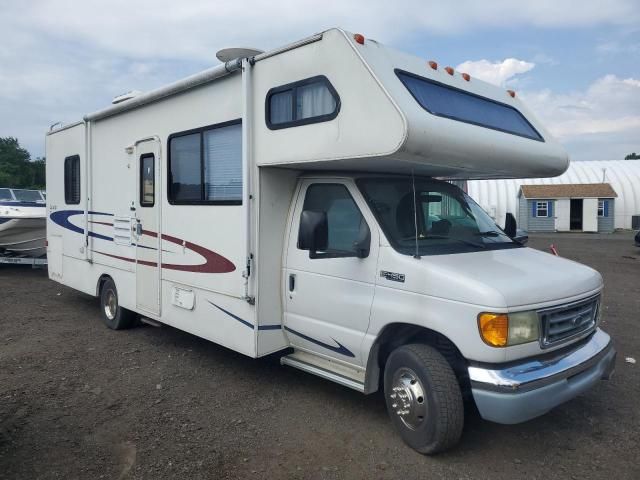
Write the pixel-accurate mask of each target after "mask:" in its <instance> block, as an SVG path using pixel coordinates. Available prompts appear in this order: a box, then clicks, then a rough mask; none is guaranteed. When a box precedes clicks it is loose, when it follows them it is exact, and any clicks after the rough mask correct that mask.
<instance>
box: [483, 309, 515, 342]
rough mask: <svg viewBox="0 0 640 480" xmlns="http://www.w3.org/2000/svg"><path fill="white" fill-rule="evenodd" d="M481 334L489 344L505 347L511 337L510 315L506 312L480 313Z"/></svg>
mask: <svg viewBox="0 0 640 480" xmlns="http://www.w3.org/2000/svg"><path fill="white" fill-rule="evenodd" d="M478 328H479V329H480V336H481V337H482V340H483V341H484V343H486V344H487V345H490V346H492V347H505V346H506V345H507V341H508V339H509V316H508V315H507V314H506V313H481V314H480V315H478Z"/></svg>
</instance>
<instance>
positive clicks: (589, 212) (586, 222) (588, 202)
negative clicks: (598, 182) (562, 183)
mask: <svg viewBox="0 0 640 480" xmlns="http://www.w3.org/2000/svg"><path fill="white" fill-rule="evenodd" d="M582 231H584V232H597V231H598V199H597V198H585V199H584V200H583V201H582Z"/></svg>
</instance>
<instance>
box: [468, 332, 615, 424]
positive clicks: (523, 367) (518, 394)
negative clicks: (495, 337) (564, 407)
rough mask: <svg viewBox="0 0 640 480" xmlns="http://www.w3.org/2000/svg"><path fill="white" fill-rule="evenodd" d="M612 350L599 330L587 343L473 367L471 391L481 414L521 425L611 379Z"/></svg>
mask: <svg viewBox="0 0 640 480" xmlns="http://www.w3.org/2000/svg"><path fill="white" fill-rule="evenodd" d="M615 359H616V351H615V350H614V349H613V346H612V345H611V339H610V338H609V335H607V334H606V333H605V332H604V331H602V330H600V329H599V328H598V329H597V330H596V331H595V333H594V334H593V335H592V336H591V337H590V338H589V340H588V341H587V342H586V343H580V344H579V346H578V347H576V348H574V349H569V350H565V349H562V350H561V351H559V352H551V353H549V354H546V355H544V356H542V357H539V358H536V359H525V360H524V361H522V362H519V363H513V364H507V365H506V366H505V365H491V366H487V365H479V364H478V365H471V366H469V378H470V380H471V391H472V392H473V398H474V399H475V402H476V405H477V407H478V410H479V411H480V415H481V416H482V418H484V419H485V420H491V421H493V422H497V423H506V424H513V423H521V422H525V421H527V420H530V419H532V418H535V417H537V416H539V415H542V414H544V413H546V412H548V411H549V410H551V409H552V408H554V407H556V406H558V405H560V404H561V403H564V402H566V401H567V400H570V399H572V398H573V397H575V396H577V395H580V394H581V393H583V392H585V391H586V390H588V389H589V388H591V387H592V386H593V385H594V384H596V383H597V382H598V381H599V380H600V379H607V380H608V379H609V378H610V377H611V375H612V374H613V371H614V368H615Z"/></svg>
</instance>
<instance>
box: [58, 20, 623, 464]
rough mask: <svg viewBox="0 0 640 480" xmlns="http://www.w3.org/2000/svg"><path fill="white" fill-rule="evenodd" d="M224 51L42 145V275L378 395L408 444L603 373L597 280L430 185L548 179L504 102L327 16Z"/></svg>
mask: <svg viewBox="0 0 640 480" xmlns="http://www.w3.org/2000/svg"><path fill="white" fill-rule="evenodd" d="M224 54H225V55H226V56H223V57H222V58H223V59H225V60H227V61H225V63H224V64H222V65H220V66H217V67H214V68H211V69H209V70H206V71H204V72H202V73H199V74H197V75H194V76H191V77H188V78H186V79H184V80H181V81H178V82H176V83H174V84H171V85H168V86H166V87H162V88H160V89H157V90H154V91H151V92H148V93H143V94H138V95H131V96H130V98H127V97H125V98H124V99H122V98H120V99H118V100H119V102H118V103H115V104H114V105H111V106H109V107H108V108H105V109H104V110H101V111H98V112H95V113H92V114H90V115H87V116H86V117H85V118H84V120H83V121H82V122H78V123H75V124H72V125H68V126H64V127H61V128H58V129H57V130H54V131H52V132H50V133H49V134H48V135H47V191H48V198H47V207H48V212H47V214H48V224H47V239H48V252H47V253H48V259H49V276H50V278H51V279H53V280H55V281H58V282H60V283H63V284H65V285H68V286H70V287H72V288H75V289H77V290H80V291H82V292H85V293H87V294H90V295H95V296H98V297H99V298H100V302H101V310H102V316H103V318H104V322H105V323H106V325H107V326H108V327H110V328H112V329H122V328H127V327H130V326H132V325H134V323H135V318H136V316H143V317H146V318H147V319H151V320H152V321H156V322H160V323H163V324H168V325H171V326H173V327H176V328H179V329H182V330H185V331H187V332H191V333H193V334H194V335H198V336H200V337H203V338H206V339H208V340H210V341H212V342H216V343H218V344H221V345H224V346H226V347H228V348H231V349H234V350H236V351H238V352H241V353H243V354H245V355H248V356H251V357H261V356H264V355H268V354H272V353H274V352H282V357H281V361H282V363H283V364H286V365H289V366H292V367H296V368H299V369H301V370H304V371H307V372H310V373H312V374H316V375H319V376H321V377H324V378H326V379H329V380H333V381H335V382H337V383H340V384H342V385H344V386H346V387H350V388H353V389H355V390H358V391H360V392H363V393H366V394H369V393H372V392H375V391H377V390H378V389H383V390H384V395H385V399H386V403H387V408H388V410H389V414H390V417H391V419H392V422H393V423H394V425H395V427H396V428H397V430H398V431H399V433H400V434H401V435H402V437H403V439H404V440H405V441H406V443H408V444H409V445H410V446H411V447H413V448H415V449H416V450H418V451H420V452H422V453H434V452H437V451H440V450H443V449H446V448H448V447H450V446H451V445H453V444H455V443H456V442H457V440H458V439H459V437H460V434H461V431H462V426H463V422H464V413H463V399H468V401H470V402H471V401H474V402H475V404H476V405H477V407H478V410H479V412H480V414H481V415H482V417H483V418H485V419H488V420H492V421H495V422H501V423H517V422H522V421H525V420H528V419H530V418H533V417H536V416H538V415H541V414H543V413H545V412H547V411H548V410H550V409H551V408H553V407H555V406H556V405H558V404H560V403H562V402H564V401H566V400H569V399H570V398H572V397H574V396H576V395H578V394H580V393H582V392H584V391H585V390H586V389H588V388H589V387H591V386H593V385H594V384H595V383H597V381H598V380H599V379H601V378H608V377H609V376H610V374H611V373H612V371H613V368H614V360H615V351H614V349H613V348H612V345H611V341H610V338H609V336H608V335H607V334H606V333H605V332H603V331H602V330H601V329H600V328H599V316H600V308H599V307H600V294H601V291H602V278H601V276H600V275H599V274H598V273H597V272H595V271H594V270H592V269H590V268H588V267H585V266H582V265H580V264H577V263H574V262H571V261H568V260H565V259H562V258H559V257H555V256H553V255H550V254H547V253H543V252H540V251H537V250H533V249H530V248H526V247H524V246H522V245H521V244H519V243H518V242H516V241H514V240H513V239H512V236H513V233H514V231H515V224H514V223H513V222H508V227H507V228H505V230H504V231H503V230H501V229H500V228H499V227H497V226H496V225H495V223H494V222H493V221H492V220H491V218H490V217H489V216H488V215H487V214H486V213H485V212H484V211H483V210H482V209H481V208H480V207H478V205H477V204H476V203H475V202H474V201H473V200H472V199H471V198H469V197H468V196H467V195H466V194H465V193H464V192H463V191H462V190H460V189H459V188H458V187H456V186H454V185H453V184H452V183H448V182H445V181H442V179H449V180H451V179H471V178H472V179H479V178H508V177H512V178H522V177H544V176H555V175H559V174H561V173H562V172H564V171H565V170H566V168H567V166H568V157H567V155H566V153H565V152H564V150H563V149H562V148H561V147H560V145H558V143H557V142H556V141H555V140H554V139H553V138H552V137H551V135H550V134H549V132H548V131H547V130H546V129H545V128H544V127H543V126H542V125H541V124H540V123H539V122H538V121H537V120H536V119H535V118H534V117H533V116H532V115H531V113H529V111H528V110H527V109H526V108H525V106H524V105H523V104H522V103H521V102H520V101H519V99H518V97H517V95H516V94H515V92H511V91H506V90H503V89H501V88H498V87H496V86H492V85H489V84H487V83H484V82H482V81H478V80H477V79H475V78H471V77H469V76H468V75H467V74H464V73H463V74H460V73H458V72H455V71H454V70H453V69H450V68H449V67H446V68H442V67H441V66H438V65H437V64H436V63H435V62H427V61H425V60H423V59H420V58H416V57H414V56H409V55H406V54H403V53H400V52H397V51H395V50H392V49H390V48H388V47H385V46H383V45H381V44H380V43H378V42H376V41H374V40H370V39H365V38H364V37H363V36H361V35H359V34H356V35H353V34H351V33H348V32H345V31H343V30H339V29H332V30H328V31H325V32H323V33H320V34H317V35H314V36H312V37H309V38H306V39H303V40H301V41H299V42H296V43H294V44H291V45H288V46H285V47H283V48H280V49H277V50H274V51H271V52H266V53H262V52H259V51H249V50H238V49H236V50H227V51H226V52H224ZM436 178H438V180H437V179H436ZM510 235H511V236H510Z"/></svg>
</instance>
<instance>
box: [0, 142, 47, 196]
mask: <svg viewBox="0 0 640 480" xmlns="http://www.w3.org/2000/svg"><path fill="white" fill-rule="evenodd" d="M44 186H45V159H44V158H38V159H36V160H35V161H31V155H30V154H29V152H28V151H27V150H26V149H25V148H23V147H21V146H20V143H19V142H18V139H17V138H14V137H4V138H2V137H0V187H14V188H44Z"/></svg>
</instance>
